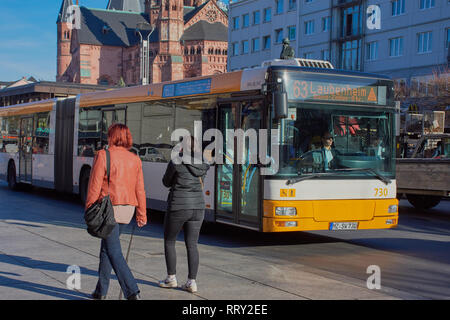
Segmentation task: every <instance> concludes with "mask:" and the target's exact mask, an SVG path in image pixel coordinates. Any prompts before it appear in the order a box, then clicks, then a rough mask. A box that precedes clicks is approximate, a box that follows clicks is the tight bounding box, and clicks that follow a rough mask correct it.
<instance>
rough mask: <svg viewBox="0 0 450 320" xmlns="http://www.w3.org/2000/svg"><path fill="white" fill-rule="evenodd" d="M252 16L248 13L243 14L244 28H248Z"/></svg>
mask: <svg viewBox="0 0 450 320" xmlns="http://www.w3.org/2000/svg"><path fill="white" fill-rule="evenodd" d="M249 22H250V18H249V16H248V13H246V14H244V15H243V16H242V28H247V27H248V26H249Z"/></svg>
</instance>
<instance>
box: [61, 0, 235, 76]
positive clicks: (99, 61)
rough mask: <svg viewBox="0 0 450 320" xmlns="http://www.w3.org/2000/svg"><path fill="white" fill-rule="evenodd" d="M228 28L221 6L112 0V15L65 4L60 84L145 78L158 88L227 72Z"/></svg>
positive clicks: (209, 0)
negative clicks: (158, 85)
mask: <svg viewBox="0 0 450 320" xmlns="http://www.w3.org/2000/svg"><path fill="white" fill-rule="evenodd" d="M227 28H228V16H227V13H226V12H225V11H224V10H222V9H221V8H220V7H219V5H218V4H217V2H216V0H109V2H108V5H107V8H106V9H92V8H86V7H84V6H77V5H76V4H75V5H74V3H73V1H72V0H63V1H62V4H61V9H60V12H59V15H58V20H57V30H58V40H57V41H58V45H57V48H58V53H57V76H56V80H57V81H63V82H76V83H85V84H102V85H118V84H122V85H123V84H125V85H137V84H141V83H143V81H142V78H143V75H147V76H148V82H150V83H156V82H162V81H170V80H178V79H183V78H188V77H195V76H203V75H210V74H215V73H222V72H226V65H227V45H228V44H227V34H228V29H227ZM147 38H148V45H147V43H146V42H147V41H146V40H147ZM141 52H142V53H141ZM146 55H148V60H149V61H148V62H149V63H148V64H149V67H148V68H146V65H145V61H146V59H147V57H146ZM141 61H142V62H141ZM141 67H142V68H144V69H146V70H141V69H142V68H141ZM144 83H145V82H144Z"/></svg>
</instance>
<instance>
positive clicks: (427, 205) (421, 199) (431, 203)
mask: <svg viewBox="0 0 450 320" xmlns="http://www.w3.org/2000/svg"><path fill="white" fill-rule="evenodd" d="M406 198H407V199H408V202H409V203H411V204H412V205H413V206H414V208H416V209H419V210H427V209H431V208H433V207H435V206H437V205H438V204H439V202H441V199H442V197H440V196H427V195H419V194H406Z"/></svg>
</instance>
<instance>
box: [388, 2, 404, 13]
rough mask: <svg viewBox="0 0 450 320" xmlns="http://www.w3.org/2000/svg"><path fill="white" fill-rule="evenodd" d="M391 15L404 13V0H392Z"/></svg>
mask: <svg viewBox="0 0 450 320" xmlns="http://www.w3.org/2000/svg"><path fill="white" fill-rule="evenodd" d="M391 4H392V16H399V15H401V14H404V13H405V0H394V1H392V3H391Z"/></svg>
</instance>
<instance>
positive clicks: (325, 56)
mask: <svg viewBox="0 0 450 320" xmlns="http://www.w3.org/2000/svg"><path fill="white" fill-rule="evenodd" d="M320 55H321V59H322V60H325V61H330V50H328V49H324V50H322V51H321V52H320Z"/></svg>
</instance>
